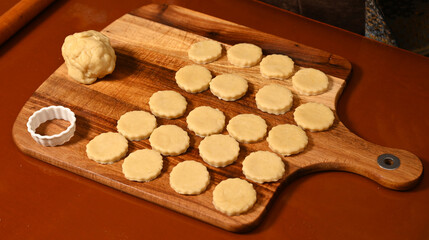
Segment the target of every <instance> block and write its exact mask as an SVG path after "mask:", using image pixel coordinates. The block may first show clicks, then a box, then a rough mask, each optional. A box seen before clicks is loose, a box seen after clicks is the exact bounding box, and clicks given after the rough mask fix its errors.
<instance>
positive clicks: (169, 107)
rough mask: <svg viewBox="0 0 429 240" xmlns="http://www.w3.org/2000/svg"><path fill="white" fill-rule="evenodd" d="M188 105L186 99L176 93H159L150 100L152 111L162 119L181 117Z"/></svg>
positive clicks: (168, 91) (167, 91)
mask: <svg viewBox="0 0 429 240" xmlns="http://www.w3.org/2000/svg"><path fill="white" fill-rule="evenodd" d="M187 105H188V103H187V102H186V99H185V98H184V97H183V96H182V95H180V93H178V92H175V91H170V90H166V91H158V92H156V93H154V94H152V96H151V97H150V99H149V107H150V111H151V112H152V113H153V115H155V116H157V117H161V118H167V119H173V118H178V117H181V116H182V115H183V114H184V113H185V111H186V106H187Z"/></svg>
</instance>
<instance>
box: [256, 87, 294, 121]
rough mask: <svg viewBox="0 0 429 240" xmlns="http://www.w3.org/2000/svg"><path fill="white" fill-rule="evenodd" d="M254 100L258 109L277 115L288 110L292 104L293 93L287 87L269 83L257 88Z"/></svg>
mask: <svg viewBox="0 0 429 240" xmlns="http://www.w3.org/2000/svg"><path fill="white" fill-rule="evenodd" d="M255 101H256V106H257V107H258V108H259V110H261V111H263V112H267V113H271V114H276V115H279V114H283V113H285V112H287V111H289V110H290V108H291V107H292V104H293V95H292V92H291V91H290V90H289V89H288V88H287V87H284V86H282V85H279V84H270V85H266V86H264V87H263V88H261V89H259V91H258V92H257V93H256V95H255Z"/></svg>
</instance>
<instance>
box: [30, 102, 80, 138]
mask: <svg viewBox="0 0 429 240" xmlns="http://www.w3.org/2000/svg"><path fill="white" fill-rule="evenodd" d="M40 118H41V119H42V120H40ZM43 119H44V120H43ZM53 119H63V120H66V121H68V122H69V123H70V126H68V127H67V129H66V130H64V131H62V132H60V133H58V134H54V135H40V134H38V133H36V132H35V130H36V129H37V128H38V127H39V126H40V125H41V124H42V123H44V122H46V121H49V120H53ZM37 121H39V123H38V124H37ZM34 123H36V124H34ZM75 129H76V116H75V114H74V112H73V111H71V110H70V109H69V108H66V107H63V106H49V107H44V108H41V109H39V110H38V111H36V112H34V113H33V114H32V115H31V116H30V117H29V118H28V121H27V131H28V132H29V133H30V134H31V137H32V138H33V139H34V140H35V141H36V142H37V143H39V144H41V145H43V146H48V147H53V146H58V145H62V144H64V143H66V142H67V141H69V140H70V139H71V138H72V137H73V135H74V132H75Z"/></svg>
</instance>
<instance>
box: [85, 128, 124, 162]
mask: <svg viewBox="0 0 429 240" xmlns="http://www.w3.org/2000/svg"><path fill="white" fill-rule="evenodd" d="M127 151H128V141H127V139H126V138H125V137H124V136H122V135H121V134H119V133H114V132H107V133H102V134H100V135H98V136H96V137H95V138H93V139H92V140H91V141H89V143H88V144H86V155H88V158H90V159H92V160H94V161H96V162H98V163H101V164H111V163H114V162H116V161H118V160H119V159H121V158H122V157H123V156H125V154H127Z"/></svg>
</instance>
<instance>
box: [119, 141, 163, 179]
mask: <svg viewBox="0 0 429 240" xmlns="http://www.w3.org/2000/svg"><path fill="white" fill-rule="evenodd" d="M161 170H162V156H161V154H160V153H159V152H157V151H154V150H150V149H140V150H137V151H135V152H132V153H130V155H128V157H126V158H125V159H124V163H122V172H123V173H124V175H125V178H127V179H128V180H131V181H137V182H148V181H150V180H152V179H155V178H156V177H158V175H159V174H160V173H161Z"/></svg>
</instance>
